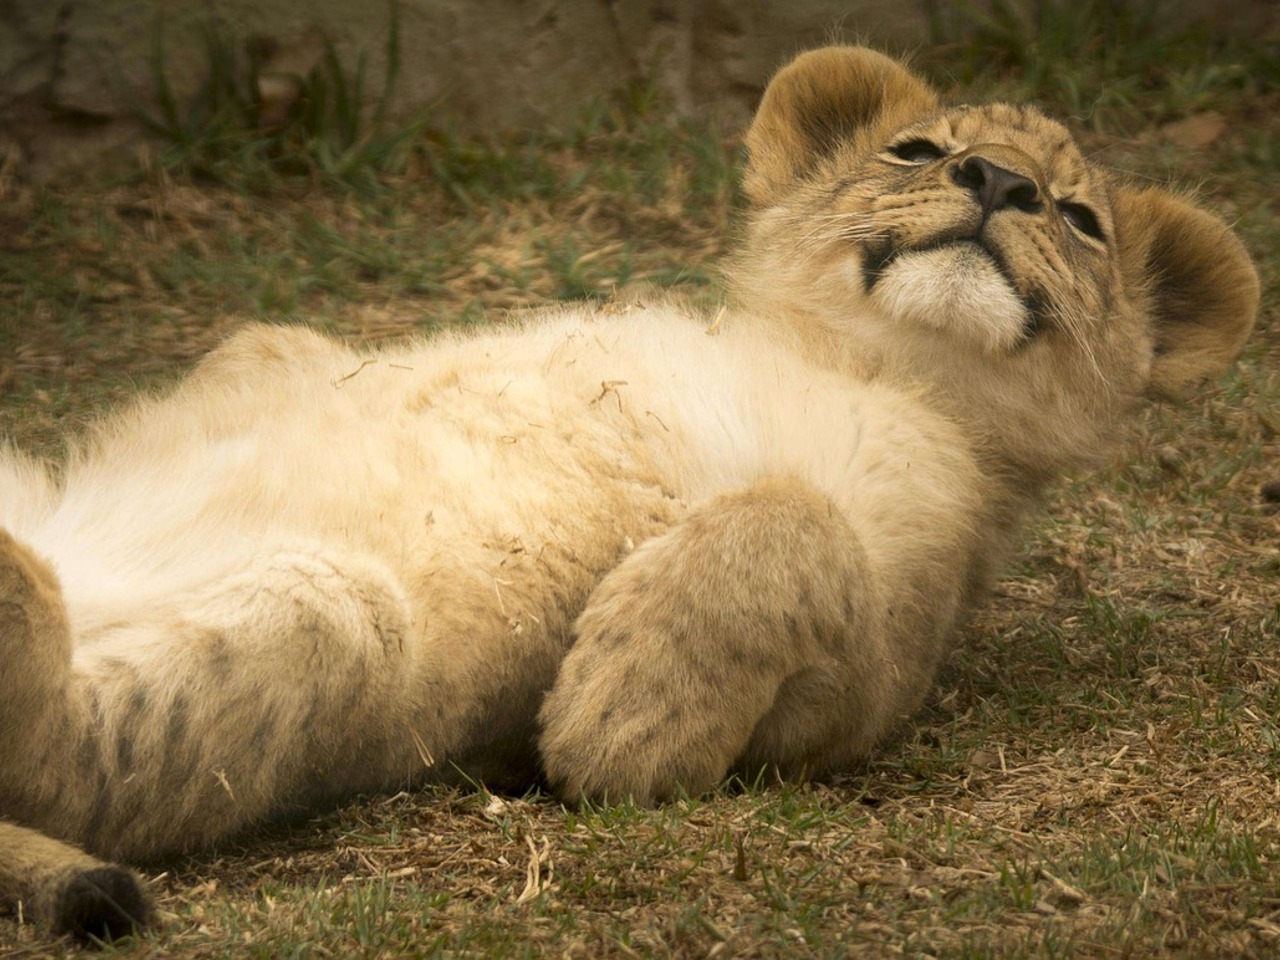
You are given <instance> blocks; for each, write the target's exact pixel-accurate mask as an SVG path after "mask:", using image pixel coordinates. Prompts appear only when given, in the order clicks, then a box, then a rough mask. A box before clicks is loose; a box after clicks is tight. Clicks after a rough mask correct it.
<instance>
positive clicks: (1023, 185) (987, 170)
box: [951, 155, 1041, 213]
mask: <svg viewBox="0 0 1280 960" xmlns="http://www.w3.org/2000/svg"><path fill="white" fill-rule="evenodd" d="M951 179H953V180H954V181H955V182H956V183H958V184H959V185H960V186H962V187H964V188H966V189H968V190H972V191H973V192H974V194H976V195H977V198H978V202H979V203H980V204H982V211H983V213H994V212H995V211H997V210H1004V209H1005V208H1006V207H1013V208H1014V209H1017V210H1021V211H1023V212H1024V213H1035V212H1036V211H1037V210H1039V209H1040V206H1041V203H1040V190H1039V188H1038V187H1036V185H1035V181H1033V180H1028V179H1027V178H1026V177H1024V176H1023V175H1022V174H1020V173H1014V172H1013V171H1012V170H1006V169H1005V168H1004V167H997V166H996V165H995V164H994V163H992V162H991V161H990V160H987V159H986V158H984V157H979V156H976V155H975V156H970V157H965V159H964V160H962V161H961V162H960V163H959V164H957V165H956V166H955V167H954V168H953V169H952V171H951Z"/></svg>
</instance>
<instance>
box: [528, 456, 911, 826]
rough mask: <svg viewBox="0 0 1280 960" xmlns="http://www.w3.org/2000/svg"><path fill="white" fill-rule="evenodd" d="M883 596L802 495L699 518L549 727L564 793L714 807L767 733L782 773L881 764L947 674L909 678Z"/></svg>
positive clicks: (668, 540)
mask: <svg viewBox="0 0 1280 960" xmlns="http://www.w3.org/2000/svg"><path fill="white" fill-rule="evenodd" d="M882 593H883V589H882V587H881V585H880V584H878V583H877V578H876V576H874V575H873V572H872V569H871V565H870V564H869V562H868V558H867V556H866V553H865V551H864V549H863V548H862V546H861V544H860V542H859V537H858V536H857V534H856V532H855V530H854V529H853V527H852V526H851V524H850V523H849V521H848V519H847V518H846V517H845V515H844V514H843V513H842V511H841V510H840V509H839V508H838V507H837V506H836V505H835V504H834V503H833V502H832V501H831V500H830V499H828V498H827V497H825V496H823V495H822V494H820V493H818V492H817V491H815V490H814V489H813V488H812V487H810V486H808V485H807V484H805V483H804V482H802V481H800V480H794V479H776V480H767V481H762V482H760V483H758V484H756V485H755V486H753V487H751V488H748V489H746V490H743V491H740V492H735V493H731V494H726V495H722V496H720V497H718V498H716V499H714V500H712V501H710V502H709V503H707V504H705V505H703V506H701V507H699V508H696V509H695V510H694V511H693V512H692V513H691V514H690V515H689V516H688V517H687V518H686V519H685V521H683V522H682V523H681V524H680V525H679V526H677V527H676V528H674V529H673V530H671V531H669V532H668V533H666V534H665V535H663V536H661V537H658V538H656V539H654V540H651V541H649V542H648V543H646V544H644V545H643V546H641V547H640V548H639V549H638V550H636V552H635V553H633V554H632V555H631V556H630V557H628V558H627V559H626V560H625V561H624V562H623V563H622V564H621V565H620V566H619V567H618V568H617V569H615V570H614V571H613V572H612V573H610V574H609V575H608V576H607V577H606V578H605V579H604V580H603V581H602V582H601V583H600V585H599V587H597V589H596V590H595V592H594V593H593V594H592V597H591V599H590V601H589V603H588V605H587V608H586V610H585V611H584V612H583V614H582V616H581V617H580V619H579V620H578V623H577V630H578V639H577V640H576V642H575V644H574V646H573V648H572V649H571V650H570V652H569V654H568V656H567V657H566V659H565V661H564V664H563V666H562V668H561V670H560V674H559V676H558V678H557V681H556V684H555V686H554V688H553V689H552V691H551V693H550V694H549V695H548V697H547V699H546V701H545V704H544V706H543V709H542V712H541V716H540V719H541V722H542V725H543V733H542V738H541V748H542V753H543V759H544V763H545V766H546V770H547V773H548V776H549V777H550V779H551V781H552V783H553V784H554V785H555V786H556V787H557V788H558V789H559V790H560V791H561V792H562V793H563V794H564V795H567V796H569V797H571V798H576V797H578V796H586V797H588V798H602V797H608V798H613V799H621V798H623V797H625V796H631V797H633V798H634V799H635V800H637V801H638V802H642V803H644V802H649V801H652V800H655V799H660V798H663V797H666V796H669V795H671V794H672V793H673V792H674V791H675V790H676V789H677V788H683V789H684V790H686V791H689V792H692V793H696V792H701V791H704V790H706V789H708V788H710V787H711V786H713V785H714V784H715V783H717V782H718V781H719V780H720V779H722V778H723V777H724V775H725V774H726V772H727V771H728V770H729V769H730V765H731V764H732V763H733V762H734V761H735V760H736V759H738V758H739V757H742V756H743V755H744V754H745V753H747V752H748V746H749V745H751V744H752V743H753V732H754V731H755V730H756V728H757V725H758V724H759V723H760V722H761V720H762V718H766V717H767V716H768V717H769V718H770V721H771V722H772V723H774V724H775V725H776V726H777V727H778V728H779V729H776V730H774V731H773V732H772V735H771V736H769V737H766V738H764V739H763V740H761V741H760V743H759V744H758V749H756V750H753V751H752V752H753V753H756V754H758V755H759V756H760V757H761V758H762V759H764V760H766V761H769V762H784V761H791V760H795V759H797V758H803V757H805V756H807V755H809V754H812V755H814V756H815V757H825V756H826V755H827V754H828V753H830V752H831V751H832V750H833V749H835V750H836V751H843V750H846V749H849V746H850V744H856V745H857V746H860V747H861V748H862V749H866V747H867V746H869V744H870V743H871V742H873V741H874V740H875V739H877V738H879V737H880V736H883V734H884V732H885V731H886V729H887V728H888V727H889V726H891V725H892V724H893V723H894V722H895V721H896V719H897V715H898V713H899V710H900V708H901V707H902V705H903V704H904V703H905V702H907V701H915V700H918V698H919V695H920V694H921V693H922V692H923V689H926V688H927V683H928V675H929V674H931V672H932V666H931V665H928V666H926V667H925V669H924V671H923V672H921V671H920V670H917V669H915V668H911V669H902V668H900V666H899V665H898V664H897V663H896V662H895V659H896V658H898V657H900V656H901V655H902V654H903V653H904V651H903V650H900V649H891V641H890V639H889V638H888V636H887V634H886V629H885V621H886V619H887V612H886V604H885V603H884V601H883V598H882ZM806 690H807V691H810V692H811V693H812V697H811V698H808V699H805V698H803V697H802V698H801V700H802V702H800V703H794V702H791V701H793V700H794V695H795V694H796V693H797V692H803V691H806ZM780 695H781V696H780ZM784 701H785V702H784ZM813 714H817V715H816V716H815V715H813ZM833 738H834V739H835V742H834V743H833V742H832V740H833Z"/></svg>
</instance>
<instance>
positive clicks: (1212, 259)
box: [1113, 189, 1260, 399]
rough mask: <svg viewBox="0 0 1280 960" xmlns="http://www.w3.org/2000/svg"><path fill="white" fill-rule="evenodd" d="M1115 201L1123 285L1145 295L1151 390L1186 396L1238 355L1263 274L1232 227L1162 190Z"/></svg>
mask: <svg viewBox="0 0 1280 960" xmlns="http://www.w3.org/2000/svg"><path fill="white" fill-rule="evenodd" d="M1113 202H1114V208H1115V217H1116V236H1117V242H1118V244H1119V247H1120V263H1121V269H1122V270H1123V271H1124V274H1125V281H1126V285H1127V286H1128V287H1129V289H1131V290H1140V291H1144V292H1145V294H1146V296H1147V297H1148V312H1149V314H1150V316H1151V320H1152V324H1153V335H1154V341H1155V355H1154V357H1153V358H1152V363H1151V383H1150V386H1149V388H1148V389H1149V391H1150V392H1151V393H1152V394H1153V395H1155V396H1157V397H1165V398H1169V399H1178V398H1181V397H1185V396H1186V395H1187V394H1188V393H1190V391H1191V390H1192V388H1194V387H1195V386H1197V385H1198V384H1200V383H1203V382H1204V381H1206V380H1210V379H1213V378H1214V377H1217V376H1218V375H1220V374H1221V373H1222V372H1223V371H1224V370H1226V369H1227V366H1228V365H1229V364H1230V363H1231V361H1232V360H1234V359H1235V358H1236V356H1237V355H1238V354H1239V353H1240V350H1241V348H1242V347H1243V346H1244V341H1245V339H1246V338H1247V337H1248V336H1249V331H1250V330H1252V329H1253V323H1254V318H1255V315H1256V314H1257V311H1258V299H1259V296H1260V288H1259V284H1258V273H1257V271H1256V270H1254V267H1253V263H1252V261H1250V259H1249V255H1248V254H1247V253H1246V252H1245V249H1244V245H1243V244H1242V243H1241V242H1240V241H1239V240H1238V239H1237V238H1236V236H1235V234H1233V233H1232V232H1231V228H1230V227H1228V226H1227V225H1226V224H1225V223H1223V222H1222V221H1221V220H1219V219H1218V218H1217V217H1214V216H1212V215H1211V214H1208V213H1205V212H1204V211H1203V210H1199V209H1197V208H1195V207H1193V206H1191V204H1189V203H1186V202H1184V201H1182V200H1179V199H1178V198H1176V197H1174V196H1172V195H1170V194H1168V193H1166V192H1165V191H1163V190H1159V189H1151V190H1141V191H1128V190H1120V191H1118V192H1117V194H1116V196H1115V197H1114V201H1113Z"/></svg>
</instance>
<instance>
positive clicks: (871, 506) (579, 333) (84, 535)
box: [0, 48, 1258, 899]
mask: <svg viewBox="0 0 1280 960" xmlns="http://www.w3.org/2000/svg"><path fill="white" fill-rule="evenodd" d="M912 144H915V146H914V147H910V145H912ZM747 145H748V148H749V151H750V162H749V165H748V168H747V172H746V190H747V194H748V196H749V197H750V199H751V202H752V209H751V212H750V217H749V220H748V230H747V236H746V238H745V242H744V243H743V245H742V249H741V250H740V251H739V253H738V255H737V256H736V258H735V259H734V261H733V263H732V264H731V280H732V283H733V291H734V305H733V307H732V309H731V310H730V312H729V313H728V314H727V315H726V318H725V319H724V321H723V322H722V323H721V324H720V325H719V327H718V329H717V332H716V333H715V335H709V334H708V333H707V332H706V331H705V327H706V323H707V321H706V319H705V318H701V317H696V316H690V315H688V313H687V312H685V311H683V310H681V309H678V308H676V307H674V306H661V305H656V306H650V307H648V308H643V309H635V310H630V311H616V310H600V309H595V308H592V307H589V306H583V307H575V308H569V309H565V310H564V311H562V312H559V313H553V314H550V315H546V316H543V317H541V318H538V319H535V320H533V321H531V322H530V323H529V324H528V325H526V326H525V327H523V328H521V329H518V330H514V331H510V330H508V331H500V332H489V333H481V334H477V335H471V336H465V337H464V336H458V337H444V338H440V339H437V340H434V341H431V342H427V343H419V344H408V345H404V346H399V347H395V348H390V349H387V350H385V351H383V352H380V353H375V354H368V355H364V354H356V353H354V352H352V351H350V350H347V349H346V348H344V347H342V346H339V345H337V344H335V343H332V342H330V341H328V340H325V339H322V338H320V337H318V336H316V335H314V334H311V333H309V332H307V331H305V330H302V329H297V328H267V327H249V328H247V329H245V330H244V331H242V332H241V333H240V334H238V335H237V336H236V337H234V338H233V339H232V340H231V341H230V342H228V343H227V344H226V345H225V346H224V347H222V348H221V349H220V350H218V351H216V352H215V353H214V354H212V355H211V356H210V357H209V358H208V359H206V360H205V361H204V362H203V363H202V364H201V365H200V366H199V368H198V369H197V370H196V371H195V372H194V374H193V375H192V376H191V377H189V378H188V379H187V380H186V381H185V382H184V383H182V384H181V385H179V386H178V387H177V388H176V389H174V390H173V391H172V392H170V393H169V394H168V395H166V396H164V397H161V398H159V399H154V400H140V401H139V402H138V403H136V404H135V405H134V406H133V407H131V408H129V409H126V410H123V411H120V412H118V413H116V414H115V415H114V416H112V417H111V418H109V419H108V420H106V421H105V422H104V423H103V424H102V425H101V426H100V427H99V428H98V430H97V431H96V432H95V433H94V434H93V435H92V436H91V437H90V438H88V439H87V440H86V442H85V443H84V444H83V446H82V449H80V450H79V452H78V453H77V454H76V455H74V456H73V457H72V458H71V461H70V463H69V464H68V465H67V467H66V470H65V476H64V478H63V479H62V480H61V481H58V482H55V480H54V479H53V475H52V473H51V472H50V471H48V470H46V469H45V468H44V467H43V466H41V465H39V464H35V463H32V462H31V461H29V460H26V459H24V458H21V457H20V456H18V455H17V454H9V455H7V456H4V457H0V521H2V522H3V525H4V526H5V527H6V528H7V530H8V531H9V534H11V535H12V536H5V537H4V538H3V539H2V540H0V668H2V670H3V672H0V815H2V816H3V817H6V818H8V819H9V820H10V821H11V822H12V823H14V824H21V825H22V826H23V828H26V829H19V828H18V827H16V826H14V827H10V828H7V829H8V831H9V832H5V831H4V830H0V894H2V895H4V896H7V897H9V898H10V899H22V898H32V897H35V898H37V899H38V898H39V897H41V896H45V895H46V894H47V889H46V888H48V887H49V885H50V884H52V883H53V881H51V880H40V879H38V878H39V877H46V878H48V877H53V876H56V875H58V871H59V870H60V869H63V868H64V867H65V868H67V869H73V868H75V865H76V863H77V862H78V861H77V860H76V858H77V857H83V856H84V854H82V853H79V852H78V851H74V850H73V848H71V847H67V846H65V845H63V844H55V843H53V842H52V841H48V840H47V839H46V838H44V837H39V841H40V843H45V844H47V845H46V846H40V845H39V843H37V844H36V845H35V846H32V844H33V843H34V841H32V839H31V838H33V837H38V835H37V834H34V833H32V831H33V830H38V831H43V833H44V834H47V835H48V837H55V838H58V839H59V840H60V841H65V842H66V843H72V844H78V845H81V846H83V847H84V848H86V849H88V850H89V851H91V852H93V853H94V854H96V855H99V856H106V857H112V858H126V859H135V860H136V859H145V858H148V857H152V856H155V855H157V854H161V853H164V852H167V851H174V850H180V849H186V848H190V847H196V846H200V845H203V844H207V843H210V842H212V841H215V840H217V839H218V838H220V837H224V836H227V835H229V834H231V833H233V832H235V831H236V830H239V829H242V828H243V827H245V826H247V825H250V824H253V823H258V822H261V821H263V820H266V819H269V818H272V817H278V816H281V815H284V814H286V813H289V812H290V811H294V810H302V809H312V808H315V807H316V806H318V805H321V804H324V803H328V802H332V801H333V800H335V799H336V798H340V797H343V796H347V795H350V794H352V793H354V792H357V791H368V790H384V789H385V790H391V789H397V788H399V787H402V786H405V785H412V784H415V783H421V782H424V781H427V780H440V779H445V780H448V779H454V778H457V777H459V776H469V777H480V778H483V779H485V780H486V781H488V782H490V783H495V784H512V783H514V784H519V783H528V782H529V781H530V779H531V778H533V777H535V776H536V775H537V774H538V771H539V769H540V770H541V772H542V773H543V774H545V776H546V777H547V779H548V780H549V781H550V783H551V784H553V785H554V787H555V788H556V789H557V790H559V791H560V792H561V793H562V794H563V795H564V796H566V797H567V798H570V799H574V798H578V797H580V796H586V797H591V798H606V797H607V798H622V797H624V796H631V797H634V798H635V799H637V800H638V801H641V802H651V801H656V800H660V799H662V798H664V797H668V796H670V795H672V793H674V792H676V791H677V790H687V791H690V792H698V791H702V790H705V789H707V788H708V787H711V786H713V785H714V784H715V783H716V782H717V781H718V780H720V779H721V778H722V777H724V776H725V775H726V773H728V772H729V771H730V770H733V769H740V770H743V771H745V772H746V773H748V774H754V773H755V772H757V771H758V770H760V769H761V768H762V767H765V766H771V767H776V768H777V769H779V770H781V771H782V772H784V773H786V774H789V775H797V776H800V775H805V774H813V773H822V772H825V771H829V770H832V769H837V768H839V767H841V766H842V765H845V764H847V763H849V762H850V761H851V760H853V759H855V758H857V757H860V756H863V755H865V754H866V753H867V752H868V751H869V750H871V749H872V748H873V747H874V746H875V744H876V743H877V741H879V740H880V739H881V738H883V737H884V736H885V734H886V733H887V732H888V731H890V730H891V729H892V728H893V727H894V725H895V724H897V723H899V722H900V720H901V718H902V717H904V716H905V715H907V714H909V713H910V712H911V711H912V710H913V709H915V708H916V706H917V705H918V704H919V702H920V700H921V698H922V697H923V696H924V694H925V693H926V691H927V690H928V687H929V684H930V682H931V681H932V678H933V675H934V673H935V671H936V669H937V667H938V664H939V663H940V662H941V660H942V659H943V658H944V657H945V656H946V652H947V644H948V640H949V638H950V636H951V634H952V632H953V629H954V626H955V622H956V619H957V617H958V616H959V615H960V613H961V611H962V609H963V607H964V605H965V603H966V602H971V601H972V600H973V599H975V597H977V596H978V595H979V593H980V591H981V589H982V587H983V585H984V584H985V583H986V582H987V580H988V579H989V577H990V575H991V572H992V566H993V564H994V563H996V562H997V561H998V560H999V558H1000V557H1001V556H1002V555H1003V554H1004V553H1005V552H1006V551H1007V549H1008V548H1009V547H1010V546H1011V544H1012V541H1013V538H1014V536H1015V534H1016V530H1017V526H1018V522H1019V520H1020V518H1021V516H1022V515H1023V514H1024V513H1025V511H1026V510H1027V508H1028V507H1029V506H1030V505H1032V504H1034V503H1035V502H1036V500H1037V499H1038V498H1039V496H1040V495H1041V492H1042V491H1043V489H1044V486H1045V484H1046V483H1047V482H1048V481H1050V480H1052V479H1053V478H1054V477H1056V476H1059V475H1060V474H1061V473H1062V472H1063V471H1065V470H1070V469H1075V468H1078V467H1080V466H1082V465H1086V464H1088V463H1090V462H1093V461H1094V460H1095V459H1096V457H1097V456H1098V453H1099V451H1101V450H1103V449H1105V448H1106V446H1107V444H1108V443H1109V442H1110V441H1111V440H1112V439H1113V438H1114V437H1115V435H1116V433H1117V428H1118V426H1119V425H1120V424H1121V422H1122V421H1123V419H1124V417H1125V416H1126V415H1127V414H1128V413H1130V411H1131V410H1132V409H1133V408H1134V406H1135V404H1136V403H1137V402H1138V401H1139V400H1140V398H1141V397H1142V396H1143V395H1144V394H1146V393H1155V394H1159V395H1177V394H1180V393H1182V392H1184V391H1186V390H1187V389H1189V388H1190V387H1191V386H1192V385H1194V384H1195V383H1197V382H1199V381H1201V380H1204V379H1206V378H1210V377H1213V376H1216V375H1217V374H1218V373H1220V372H1221V371H1222V370H1223V369H1224V368H1225V366H1226V364H1227V363H1228V362H1229V361H1230V360H1231V359H1232V357H1234V355H1235V354H1236V352H1237V351H1238V349H1239V347H1240V344H1241V342H1242V340H1243V338H1244V337H1245V335H1246V334H1247V333H1248V330H1249V328H1250V326H1251V325H1252V322H1253V314H1254V311H1255V309H1256V304H1257V297H1258V286H1257V280H1256V277H1255V275H1254V272H1253V268H1252V266H1251V265H1250V263H1249V260H1248V258H1247V256H1246V255H1245V253H1244V251H1243V249H1242V248H1241V246H1240V244H1239V242H1238V241H1236V240H1235V239H1234V238H1233V237H1232V236H1231V234H1230V233H1229V231H1227V229H1226V228H1225V227H1224V226H1223V225H1222V224H1221V223H1220V222H1218V221H1217V220H1216V219H1214V218H1213V217H1211V216H1209V215H1208V214H1205V213H1202V212H1200V211H1197V210H1195V209H1194V208H1192V207H1191V206H1189V205H1188V204H1187V203H1185V202H1183V201H1181V200H1178V199H1175V198H1173V197H1172V196H1170V195H1168V194H1165V193H1163V192H1160V191H1153V190H1144V191H1133V190H1131V189H1130V188H1128V187H1126V186H1124V185H1123V184H1121V183H1118V182H1115V181H1113V179H1112V178H1111V177H1110V176H1109V175H1107V174H1106V173H1105V172H1103V171H1100V170H1098V169H1096V168H1093V167H1091V166H1090V165H1088V164H1087V163H1086V162H1085V161H1084V160H1083V159H1082V158H1081V156H1080V154H1079V151H1078V150H1077V149H1076V147H1075V146H1074V144H1073V143H1072V141H1071V138H1070V136H1069V135H1068V134H1067V132H1066V131H1065V130H1064V129H1063V128H1062V127H1061V126H1059V125H1058V124H1056V123H1054V122H1052V121H1050V120H1048V119H1046V118H1045V117H1043V116H1042V115H1041V114H1039V113H1037V112H1036V111H1034V110H1031V109H1028V108H1021V107H1014V106H1008V105H999V104H997V105H994V106H987V107H959V108H947V107H945V106H943V105H941V104H940V103H939V102H938V101H937V100H936V98H935V97H934V94H933V93H932V92H931V91H930V90H929V89H928V87H927V86H926V85H925V84H924V83H923V82H922V81H920V80H919V79H917V78H916V77H914V76H913V75H911V74H910V73H909V72H908V71H906V70H905V69H904V68H903V67H901V66H900V65H898V64H896V63H895V62H894V61H892V60H890V59H888V58H886V57H884V56H882V55H880V54H876V53H872V52H870V51H866V50H861V49H857V48H831V49H827V50H822V51H816V52H814V53H810V54H806V55H804V56H802V57H800V58H799V59H798V60H796V61H795V62H794V63H792V64H791V65H790V66H788V67H786V68H785V69H784V70H783V71H781V72H780V73H779V75H778V77H777V78H776V79H775V81H774V83H773V84H772V85H771V86H770V88H769V90H768V92H767V94H766V96H765V98H764V102H763V104H762V106H761V109H760V112H759V114H758V116H757V119H756V121H755V123H754V125H753V126H752V128H751V130H750V132H749V133H748V135H747ZM931 151H933V152H931ZM935 152H936V156H935V155H934V153H935ZM1072 205H1077V206H1072ZM1086 213H1087V216H1086ZM1064 218H1066V219H1064ZM1068 219H1069V220H1070V221H1071V222H1068ZM1095 225H1096V228H1095ZM1093 232H1100V233H1101V236H1100V237H1095V236H1092V235H1090V234H1091V233H1093ZM23 838H26V839H23ZM6 844H8V845H9V846H10V847H13V848H15V849H18V848H21V849H23V850H26V851H27V852H28V860H29V859H30V851H31V850H33V849H36V848H37V847H38V848H39V850H40V851H42V852H41V854H40V856H43V857H47V858H48V859H49V861H50V865H49V869H48V870H46V871H44V872H43V873H41V872H38V871H37V872H33V871H32V870H30V869H26V870H25V872H21V873H19V872H17V871H16V870H13V869H9V868H7V867H6V866H5V863H6V862H7V860H8V858H7V857H6V856H4V851H5V845H6ZM59 850H61V851H72V852H71V853H66V854H59V853H58V852H57V851H59ZM14 862H17V861H16V860H15V861H14ZM6 871H8V872H6Z"/></svg>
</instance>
